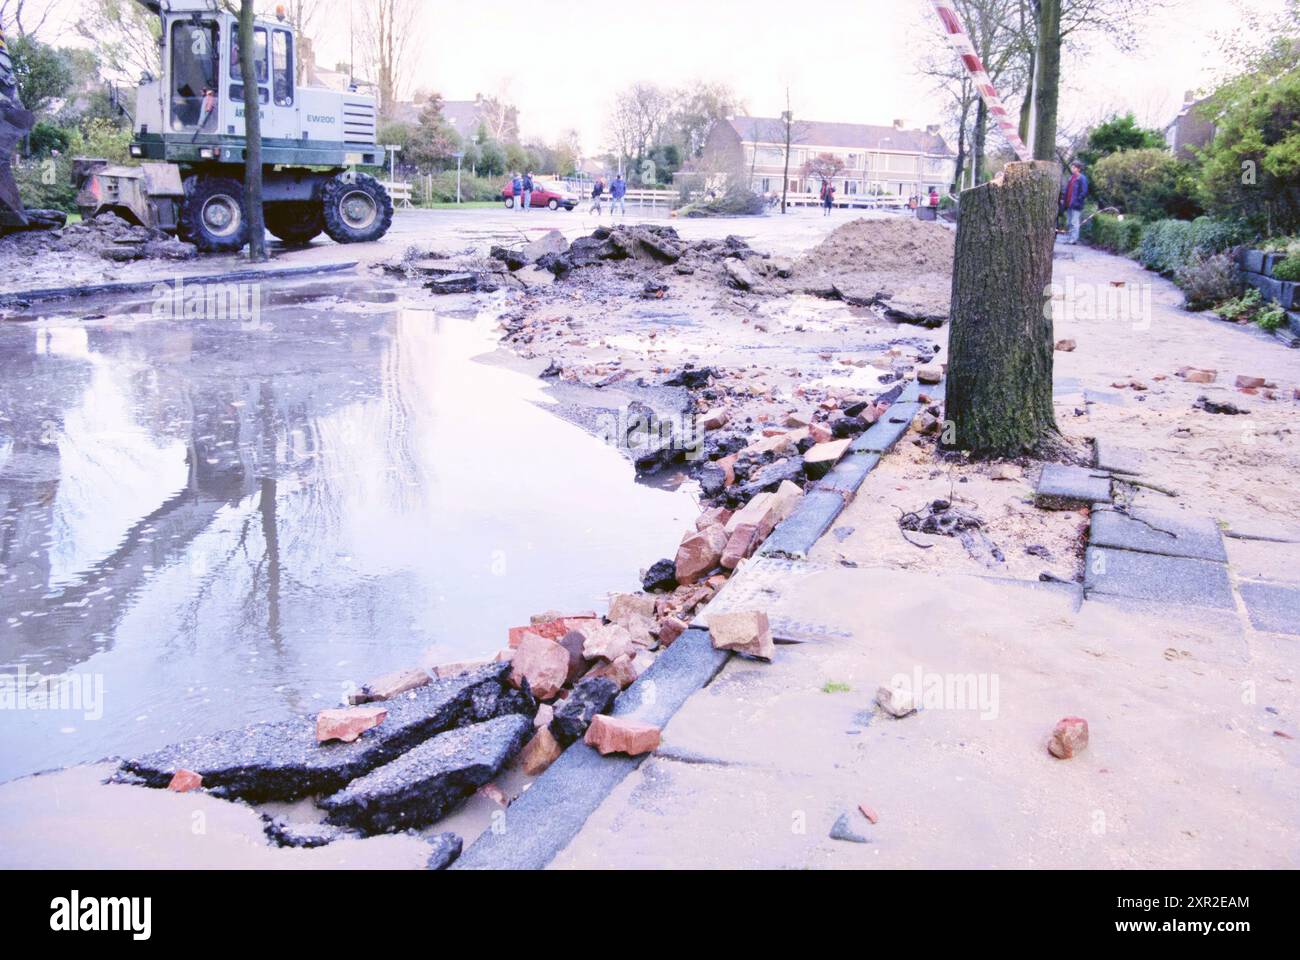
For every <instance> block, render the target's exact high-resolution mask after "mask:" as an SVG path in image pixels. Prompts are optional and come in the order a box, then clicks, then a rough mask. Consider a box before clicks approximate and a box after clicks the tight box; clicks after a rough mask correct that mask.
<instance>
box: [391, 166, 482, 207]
mask: <svg viewBox="0 0 1300 960" xmlns="http://www.w3.org/2000/svg"><path fill="white" fill-rule="evenodd" d="M504 186H505V181H504V180H503V179H502V178H501V177H472V176H470V175H469V173H468V172H465V171H462V172H461V177H460V199H461V201H462V202H464V203H481V202H484V201H491V200H500V199H501V188H502V187H504ZM412 188H413V192H414V194H415V202H416V203H417V204H433V203H454V202H455V201H456V171H455V170H447V171H444V172H443V173H435V174H433V175H432V176H427V175H425V176H416V177H415V178H414V179H413V180H412Z"/></svg>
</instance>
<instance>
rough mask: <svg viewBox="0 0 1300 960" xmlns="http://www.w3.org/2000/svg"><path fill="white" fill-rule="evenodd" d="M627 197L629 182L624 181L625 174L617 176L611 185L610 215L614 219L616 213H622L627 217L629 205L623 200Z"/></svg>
mask: <svg viewBox="0 0 1300 960" xmlns="http://www.w3.org/2000/svg"><path fill="white" fill-rule="evenodd" d="M625 196H627V181H626V180H624V179H623V174H621V173H619V174H617V175H615V177H614V182H613V183H611V184H610V185H609V215H610V216H611V217H612V216H614V214H616V213H622V214H623V216H624V217H626V216H627V205H626V204H625V203H624V201H623V198H624V197H625Z"/></svg>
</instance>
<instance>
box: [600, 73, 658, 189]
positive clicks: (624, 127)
mask: <svg viewBox="0 0 1300 960" xmlns="http://www.w3.org/2000/svg"><path fill="white" fill-rule="evenodd" d="M671 110H672V99H671V97H670V96H669V95H668V94H667V93H666V92H665V91H664V90H663V89H661V88H660V87H658V86H656V85H655V84H653V83H634V84H632V86H630V87H628V88H626V89H625V90H623V91H622V92H621V93H619V94H618V96H616V97H615V98H614V104H613V109H612V110H611V111H610V116H609V121H608V124H607V132H608V134H609V136H610V141H611V146H613V147H614V148H615V151H616V152H617V153H618V155H619V157H620V159H621V160H633V161H634V168H635V169H637V170H640V169H641V162H642V160H643V159H644V158H645V156H646V154H647V153H649V152H650V149H651V148H652V147H654V146H655V145H656V144H657V143H658V142H659V140H660V138H661V136H662V135H663V131H664V128H665V126H666V125H667V122H668V117H669V114H670V112H671Z"/></svg>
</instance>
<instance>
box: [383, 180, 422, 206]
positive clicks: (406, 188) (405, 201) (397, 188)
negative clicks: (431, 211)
mask: <svg viewBox="0 0 1300 960" xmlns="http://www.w3.org/2000/svg"><path fill="white" fill-rule="evenodd" d="M380 186H381V187H383V188H384V189H385V190H387V191H388V195H389V196H390V197H392V198H393V206H395V207H412V206H414V204H413V203H412V202H411V197H412V188H411V185H410V184H409V183H394V182H392V181H391V180H385V181H383V182H382V183H380Z"/></svg>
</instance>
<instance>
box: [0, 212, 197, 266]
mask: <svg viewBox="0 0 1300 960" xmlns="http://www.w3.org/2000/svg"><path fill="white" fill-rule="evenodd" d="M60 253H64V254H76V255H79V256H83V257H98V258H101V259H104V260H109V261H112V262H114V263H128V262H130V261H132V260H142V259H150V260H191V259H193V258H194V257H196V256H198V250H197V248H196V247H195V246H194V244H192V243H185V242H184V241H182V240H178V239H176V238H175V237H172V236H168V235H167V234H165V233H163V232H162V231H160V230H154V229H152V228H150V227H142V226H139V225H138V224H132V223H128V222H127V221H126V220H123V219H122V218H121V217H119V216H117V214H114V213H101V214H100V215H99V216H97V217H95V218H94V219H93V220H84V221H82V222H81V223H74V224H72V225H70V226H66V227H63V228H62V229H60V230H36V231H27V232H22V233H15V234H11V235H9V236H6V237H0V260H7V259H10V258H15V259H19V258H21V259H29V258H36V257H47V256H49V255H51V254H60Z"/></svg>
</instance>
